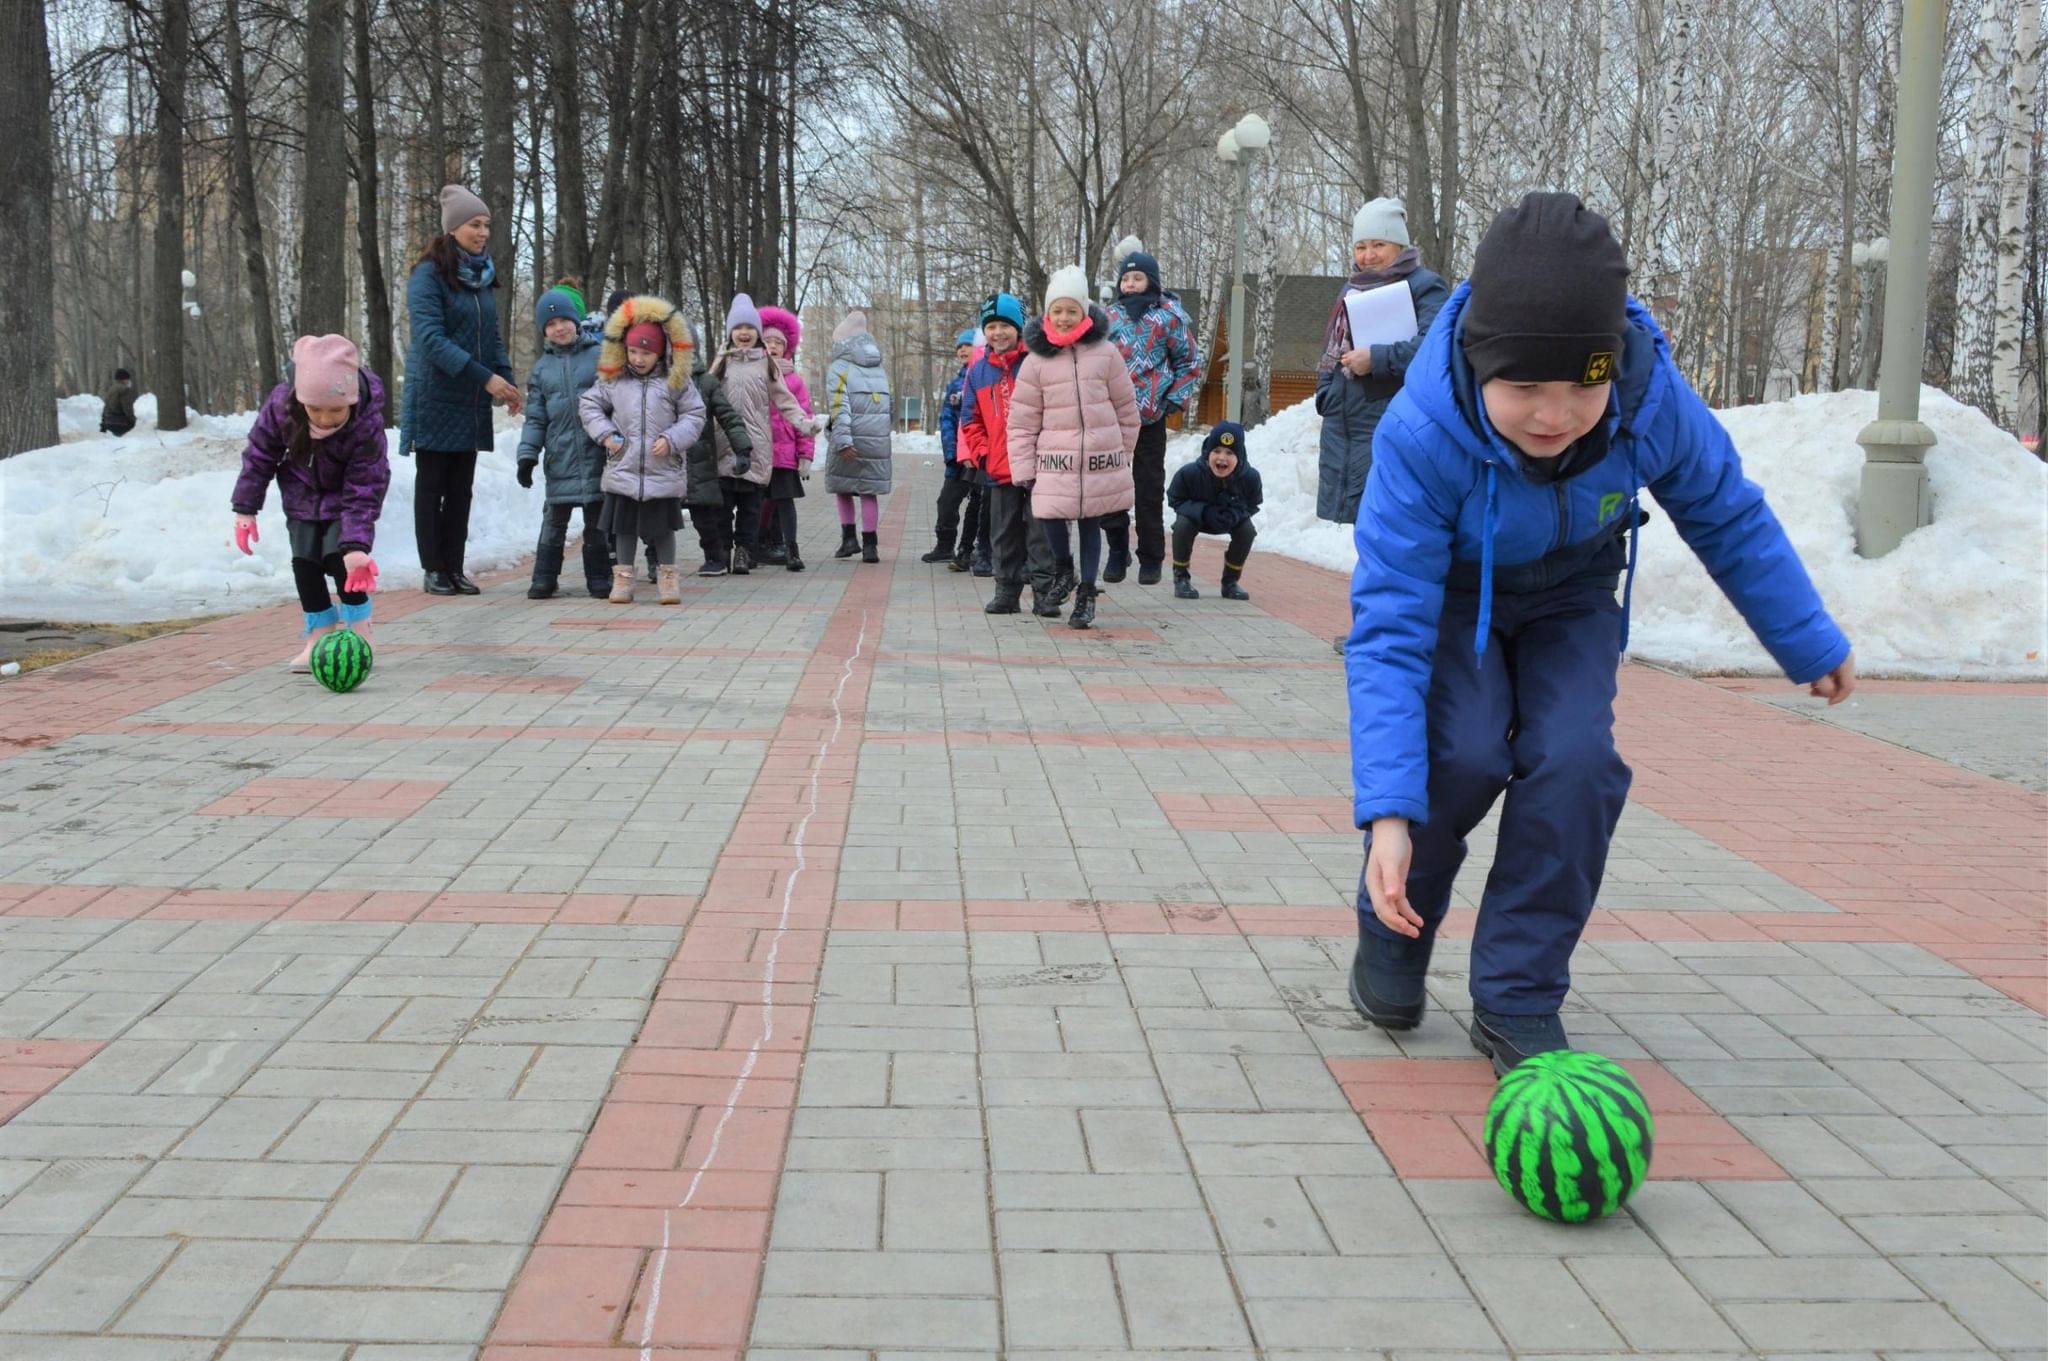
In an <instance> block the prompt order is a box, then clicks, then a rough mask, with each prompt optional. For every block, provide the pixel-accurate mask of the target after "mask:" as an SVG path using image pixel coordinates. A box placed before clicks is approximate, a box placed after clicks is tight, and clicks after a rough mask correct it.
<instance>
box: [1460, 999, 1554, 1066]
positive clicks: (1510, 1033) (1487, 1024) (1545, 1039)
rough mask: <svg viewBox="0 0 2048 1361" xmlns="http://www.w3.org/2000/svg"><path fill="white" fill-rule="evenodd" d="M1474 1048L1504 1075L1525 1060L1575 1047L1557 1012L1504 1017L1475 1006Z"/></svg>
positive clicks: (1473, 1019) (1473, 1021)
mask: <svg viewBox="0 0 2048 1361" xmlns="http://www.w3.org/2000/svg"><path fill="white" fill-rule="evenodd" d="M1472 1047H1473V1048H1474V1049H1477V1050H1478V1051H1479V1052H1480V1053H1482V1054H1484V1055H1486V1057H1488V1058H1490V1059H1492V1060H1493V1075H1494V1076H1495V1077H1503V1076H1505V1075H1506V1073H1507V1071H1508V1069H1510V1068H1512V1067H1514V1066H1515V1065H1516V1064H1518V1063H1520V1062H1521V1061H1522V1060H1523V1059H1526V1058H1534V1057H1535V1056H1536V1055H1538V1054H1548V1053H1551V1052H1552V1051H1554V1050H1558V1049H1569V1048H1571V1047H1572V1042H1571V1038H1570V1037H1569V1036H1567V1035H1566V1034H1565V1033H1564V1022H1563V1021H1562V1020H1560V1019H1559V1018H1558V1015H1557V1013H1556V1012H1554V1011H1553V1012H1550V1013H1548V1014H1547V1015H1543V1016H1503V1015H1501V1014H1500V1013H1498V1012H1493V1011H1487V1010H1484V1009H1483V1008H1480V1007H1476V1006H1475V1007H1474V1008H1472Z"/></svg>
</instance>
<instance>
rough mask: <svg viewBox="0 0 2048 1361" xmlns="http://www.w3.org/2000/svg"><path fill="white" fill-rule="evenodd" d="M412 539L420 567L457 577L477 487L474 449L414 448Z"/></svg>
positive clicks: (466, 548)
mask: <svg viewBox="0 0 2048 1361" xmlns="http://www.w3.org/2000/svg"><path fill="white" fill-rule="evenodd" d="M412 454H413V462H414V464H415V465H417V467H418V470H419V475H418V478H417V479H416V480H415V482H414V484H413V500H412V536H413V541H414V542H415V543H416V544H417V545H418V546H419V550H420V567H421V568H422V569H424V570H425V571H429V572H446V573H448V574H449V575H450V576H459V575H460V574H461V572H462V559H463V556H464V554H465V553H466V552H467V551H468V549H469V502H470V497H471V495H472V493H473V492H474V490H475V488H476V450H474V449H469V450H449V449H415V450H413V451H412Z"/></svg>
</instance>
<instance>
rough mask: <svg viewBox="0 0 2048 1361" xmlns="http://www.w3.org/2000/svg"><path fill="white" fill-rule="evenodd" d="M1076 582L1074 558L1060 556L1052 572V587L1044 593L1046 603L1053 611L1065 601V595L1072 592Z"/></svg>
mask: <svg viewBox="0 0 2048 1361" xmlns="http://www.w3.org/2000/svg"><path fill="white" fill-rule="evenodd" d="M1076 584H1077V582H1076V579H1075V576H1074V560H1073V559H1072V558H1061V559H1060V562H1059V567H1058V568H1057V569H1056V570H1055V571H1054V572H1053V574H1052V589H1051V590H1049V591H1047V592H1046V593H1045V598H1046V601H1047V603H1049V604H1050V605H1051V606H1052V607H1053V609H1054V610H1055V611H1057V610H1058V609H1059V607H1060V606H1062V605H1064V604H1066V603H1067V597H1068V596H1070V595H1072V594H1073V593H1074V587H1075V585H1076Z"/></svg>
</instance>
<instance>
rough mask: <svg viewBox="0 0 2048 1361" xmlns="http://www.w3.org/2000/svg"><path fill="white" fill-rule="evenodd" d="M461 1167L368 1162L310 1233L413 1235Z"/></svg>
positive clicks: (437, 1205)
mask: <svg viewBox="0 0 2048 1361" xmlns="http://www.w3.org/2000/svg"><path fill="white" fill-rule="evenodd" d="M460 1171H461V1169H460V1168H457V1167H446V1166H399V1165H394V1164H387V1163H372V1164H371V1165H370V1166H368V1167H365V1168H364V1169H363V1170H362V1171H361V1172H359V1173H357V1174H356V1177H355V1180H353V1181H351V1182H350V1183H349V1185H348V1189H347V1190H345V1191H343V1192H342V1193H341V1195H340V1196H339V1197H338V1198H337V1199H336V1200H335V1201H334V1204H333V1206H332V1208H330V1209H329V1210H328V1211H327V1215H326V1217H325V1218H323V1219H322V1220H321V1221H320V1225H319V1227H318V1228H316V1229H315V1230H314V1231H313V1233H314V1236H315V1237H316V1238H397V1239H407V1240H410V1239H413V1238H417V1237H419V1234H420V1231H421V1230H422V1229H424V1228H425V1227H426V1226H427V1222H428V1221H429V1220H431V1219H432V1218H433V1217H434V1213H435V1211H436V1210H438V1209H439V1208H440V1206H441V1198H442V1197H443V1196H445V1195H446V1194H447V1193H448V1188H449V1187H450V1186H452V1185H453V1184H454V1182H455V1177H456V1174H457V1173H458V1172H460Z"/></svg>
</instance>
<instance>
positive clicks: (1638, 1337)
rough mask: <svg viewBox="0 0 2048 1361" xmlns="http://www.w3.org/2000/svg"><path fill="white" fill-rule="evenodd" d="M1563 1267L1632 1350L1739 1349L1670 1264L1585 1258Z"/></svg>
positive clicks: (1651, 1259) (1651, 1260)
mask: <svg viewBox="0 0 2048 1361" xmlns="http://www.w3.org/2000/svg"><path fill="white" fill-rule="evenodd" d="M1566 1265H1567V1266H1568V1267H1570V1269H1571V1272H1572V1275H1574V1276H1576V1277H1577V1278H1578V1281H1579V1284H1580V1285H1582V1286H1584V1287H1585V1289H1586V1292H1587V1293H1588V1294H1590V1295H1591V1296H1592V1297H1593V1299H1594V1301H1595V1302H1596V1303H1598V1304H1599V1306H1600V1309H1601V1311H1602V1312H1603V1313H1605V1314H1606V1316H1607V1318H1608V1320H1609V1321H1610V1322H1611V1323H1612V1324H1613V1325H1614V1326H1615V1328H1616V1329H1617V1330H1619V1332H1620V1333H1621V1335H1622V1338H1623V1340H1625V1341H1626V1342H1627V1343H1628V1345H1629V1346H1630V1347H1631V1348H1633V1349H1635V1350H1636V1351H1639V1352H1652V1351H1654V1352H1661V1351H1695V1350H1698V1351H1717V1352H1719V1351H1725V1352H1739V1351H1741V1350H1742V1341H1741V1339H1739V1338H1737V1337H1736V1336H1735V1334H1734V1333H1733V1332H1731V1331H1730V1330H1729V1328H1728V1325H1727V1324H1725V1323H1723V1322H1722V1321H1721V1317H1720V1315H1718V1314H1716V1313H1715V1312H1714V1309H1713V1306H1712V1305H1710V1304H1709V1303H1708V1302H1707V1301H1706V1300H1705V1299H1703V1298H1701V1296H1700V1293H1699V1291H1698V1290H1696V1289H1694V1288H1693V1286H1692V1284H1691V1283H1689V1282H1688V1281H1687V1280H1686V1278H1685V1277H1684V1276H1681V1275H1680V1274H1679V1273H1678V1270H1677V1268H1676V1267H1674V1266H1673V1265H1672V1264H1671V1263H1669V1262H1664V1261H1659V1260H1657V1259H1656V1258H1654V1257H1585V1258H1578V1259H1573V1260H1569V1261H1567V1263H1566Z"/></svg>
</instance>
